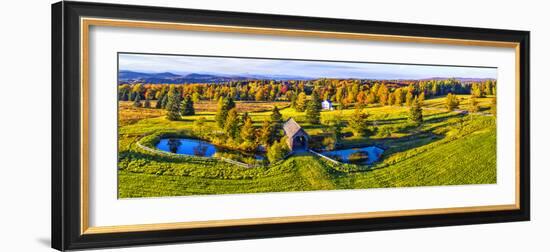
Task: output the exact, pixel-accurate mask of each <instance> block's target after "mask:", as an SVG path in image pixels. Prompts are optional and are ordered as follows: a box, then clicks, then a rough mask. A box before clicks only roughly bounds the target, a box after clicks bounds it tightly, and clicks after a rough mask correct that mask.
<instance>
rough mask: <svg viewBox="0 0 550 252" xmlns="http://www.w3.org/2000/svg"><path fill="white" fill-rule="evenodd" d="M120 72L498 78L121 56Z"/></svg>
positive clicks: (476, 71)
mask: <svg viewBox="0 0 550 252" xmlns="http://www.w3.org/2000/svg"><path fill="white" fill-rule="evenodd" d="M119 70H129V71H136V72H145V73H161V72H171V73H175V74H189V73H208V74H218V75H261V76H299V77H307V78H322V77H326V78H361V79H423V78H432V77H444V78H451V77H457V78H458V77H461V78H493V79H496V78H497V69H496V68H480V67H455V66H425V65H400V64H379V63H347V62H322V61H301V60H275V59H246V58H223V57H201V56H179V55H178V56H175V55H174V56H172V55H147V54H122V53H121V54H119Z"/></svg>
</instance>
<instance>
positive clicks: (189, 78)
mask: <svg viewBox="0 0 550 252" xmlns="http://www.w3.org/2000/svg"><path fill="white" fill-rule="evenodd" d="M250 79H257V78H250V77H247V76H221V75H213V74H198V73H191V74H186V75H178V74H173V73H169V72H166V73H141V72H134V71H126V70H122V71H119V73H118V83H119V84H124V83H174V84H185V83H216V82H226V81H232V80H250Z"/></svg>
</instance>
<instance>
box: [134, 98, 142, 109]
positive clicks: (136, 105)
mask: <svg viewBox="0 0 550 252" xmlns="http://www.w3.org/2000/svg"><path fill="white" fill-rule="evenodd" d="M141 106H142V104H141V99H140V98H139V95H136V97H135V98H134V107H137V108H139V107H141Z"/></svg>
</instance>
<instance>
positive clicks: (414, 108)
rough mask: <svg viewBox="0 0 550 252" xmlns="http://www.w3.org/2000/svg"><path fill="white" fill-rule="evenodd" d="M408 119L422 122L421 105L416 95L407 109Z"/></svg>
mask: <svg viewBox="0 0 550 252" xmlns="http://www.w3.org/2000/svg"><path fill="white" fill-rule="evenodd" d="M409 121H411V122H414V123H416V124H418V125H419V124H422V105H421V104H420V101H419V100H418V99H417V98H416V97H415V98H414V99H413V102H412V105H411V108H410V109H409Z"/></svg>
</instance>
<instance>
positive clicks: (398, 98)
mask: <svg viewBox="0 0 550 252" xmlns="http://www.w3.org/2000/svg"><path fill="white" fill-rule="evenodd" d="M393 94H394V95H395V103H394V104H395V105H397V106H403V92H402V90H401V88H398V89H396V90H395V91H393Z"/></svg>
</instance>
